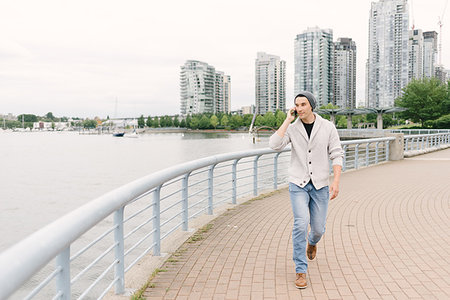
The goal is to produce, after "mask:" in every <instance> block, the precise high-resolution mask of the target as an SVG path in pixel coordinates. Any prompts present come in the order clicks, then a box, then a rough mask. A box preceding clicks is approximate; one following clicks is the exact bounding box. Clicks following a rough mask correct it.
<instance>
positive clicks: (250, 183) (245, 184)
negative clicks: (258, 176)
mask: <svg viewBox="0 0 450 300" xmlns="http://www.w3.org/2000/svg"><path fill="white" fill-rule="evenodd" d="M252 184H253V182H249V183H244V184H241V185H238V186H236V187H237V188H240V187H243V186H247V185H252Z"/></svg>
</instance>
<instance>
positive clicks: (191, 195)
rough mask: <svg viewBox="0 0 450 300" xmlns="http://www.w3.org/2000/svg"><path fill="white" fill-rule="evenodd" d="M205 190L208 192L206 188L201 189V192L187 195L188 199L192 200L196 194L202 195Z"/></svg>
mask: <svg viewBox="0 0 450 300" xmlns="http://www.w3.org/2000/svg"><path fill="white" fill-rule="evenodd" d="M207 190H208V187H206V188H204V189H201V190H198V191H196V192H195V193H192V194H189V198H193V197H194V196H197V195H198V194H201V193H203V192H204V191H207Z"/></svg>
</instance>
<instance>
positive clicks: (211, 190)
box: [208, 165, 216, 215]
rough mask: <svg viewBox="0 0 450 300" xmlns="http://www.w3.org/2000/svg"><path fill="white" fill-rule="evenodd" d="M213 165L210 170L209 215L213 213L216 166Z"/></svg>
mask: <svg viewBox="0 0 450 300" xmlns="http://www.w3.org/2000/svg"><path fill="white" fill-rule="evenodd" d="M215 166H216V165H211V166H210V167H209V170H208V215H212V214H213V188H214V182H213V179H214V167H215Z"/></svg>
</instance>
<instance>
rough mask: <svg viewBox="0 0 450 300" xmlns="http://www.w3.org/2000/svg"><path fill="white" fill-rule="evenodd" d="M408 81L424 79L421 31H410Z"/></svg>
mask: <svg viewBox="0 0 450 300" xmlns="http://www.w3.org/2000/svg"><path fill="white" fill-rule="evenodd" d="M408 47H409V61H408V81H411V80H412V79H420V78H422V77H423V33H422V30H421V29H413V30H410V31H409V40H408Z"/></svg>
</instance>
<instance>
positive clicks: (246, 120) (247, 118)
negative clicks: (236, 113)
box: [243, 114, 253, 127]
mask: <svg viewBox="0 0 450 300" xmlns="http://www.w3.org/2000/svg"><path fill="white" fill-rule="evenodd" d="M252 120H253V115H252V114H245V115H244V121H243V125H244V126H247V127H250V125H251V124H252Z"/></svg>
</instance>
